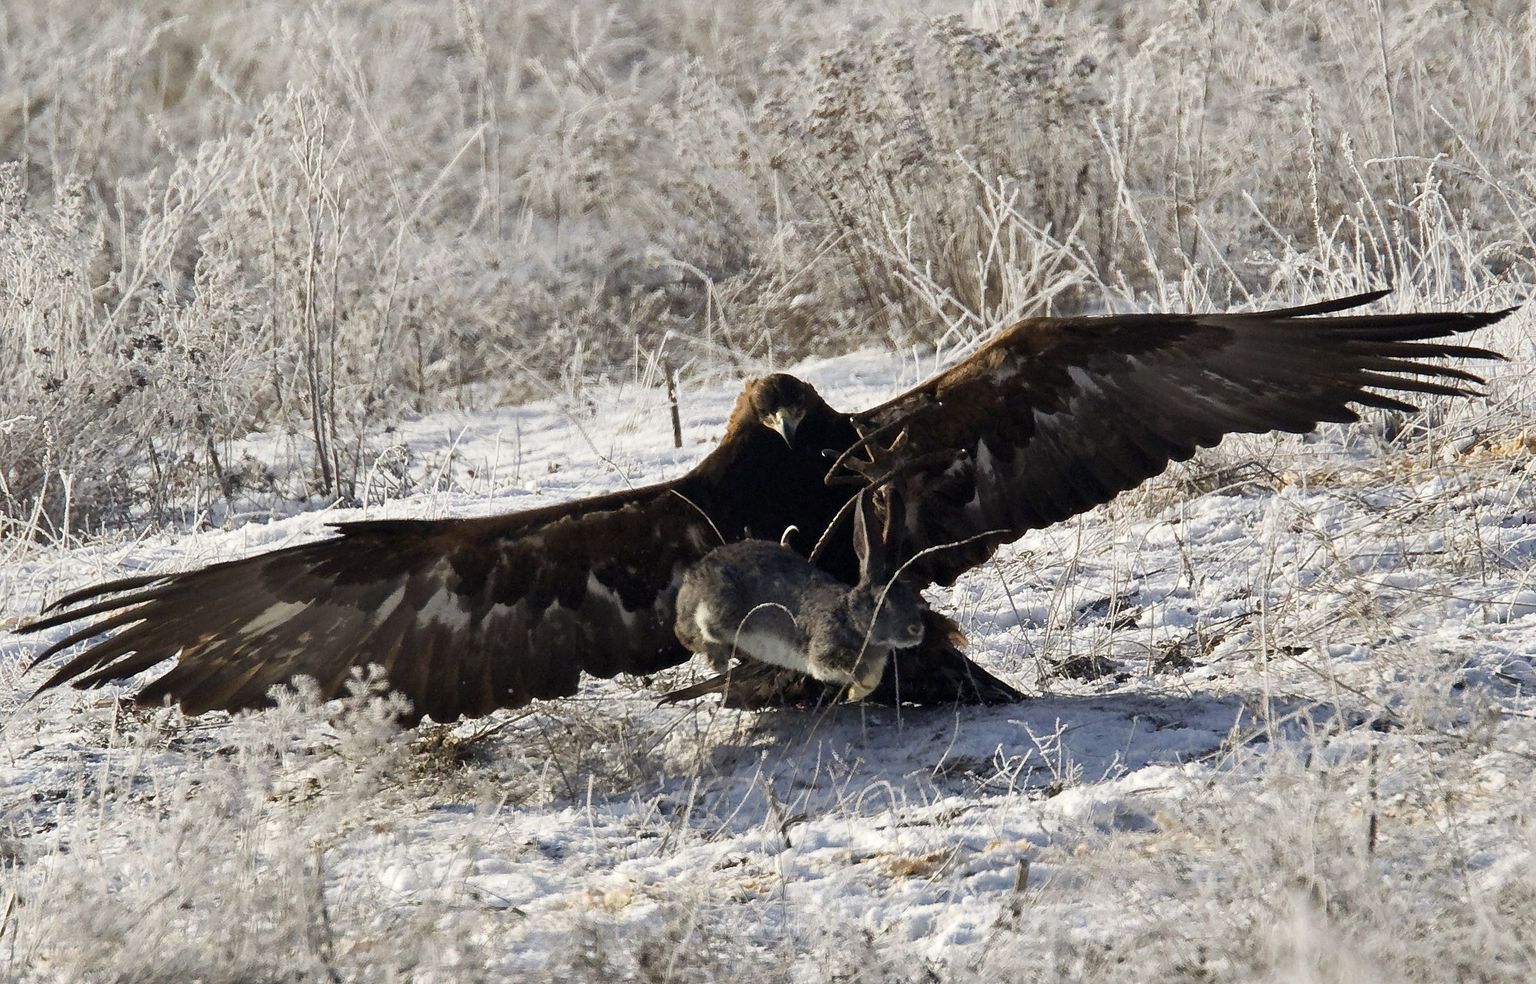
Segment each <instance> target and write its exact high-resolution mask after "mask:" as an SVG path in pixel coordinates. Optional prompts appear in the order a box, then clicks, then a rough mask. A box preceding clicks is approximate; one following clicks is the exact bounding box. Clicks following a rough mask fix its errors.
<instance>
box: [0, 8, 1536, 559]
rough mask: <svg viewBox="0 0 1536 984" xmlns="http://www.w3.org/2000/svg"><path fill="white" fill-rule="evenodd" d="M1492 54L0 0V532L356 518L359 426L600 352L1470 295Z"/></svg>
mask: <svg viewBox="0 0 1536 984" xmlns="http://www.w3.org/2000/svg"><path fill="white" fill-rule="evenodd" d="M932 17H936V18H937V19H929V18H932ZM1532 64H1536V17H1533V16H1532V15H1531V14H1530V12H1529V10H1528V7H1527V5H1525V4H1523V3H1519V2H1514V0H1508V2H1501V0H1404V2H1394V3H1391V4H1384V3H1382V2H1380V0H1345V2H1326V3H1324V2H1321V0H1317V2H1312V0H1308V2H1301V3H1284V4H1279V3H1276V4H1255V3H1251V2H1246V0H1215V2H1209V3H1194V2H1191V0H1148V2H1142V3H1135V4H1121V3H1118V2H1100V3H1072V4H1056V3H1047V2H1020V3H1017V4H1009V3H1002V2H993V0H986V2H982V3H979V4H974V5H973V4H969V3H960V2H954V3H947V4H932V3H925V4H916V3H912V4H908V3H905V2H903V0H896V2H894V3H878V4H858V3H854V2H852V0H846V2H840V3H821V2H811V0H774V2H768V3H757V4H750V5H742V4H701V3H698V2H696V0H660V2H658V0H645V2H637V0H577V2H574V3H573V2H571V0H559V2H556V0H526V2H519V3H515V4H510V5H508V4H504V3H500V2H488V0H459V2H455V3H451V4H450V3H439V2H432V0H386V2H382V3H381V2H378V0H330V2H315V3H307V2H301V0H242V2H240V3H234V4H226V3H212V2H209V0H169V2H165V3H159V4H153V5H139V4H126V5H125V4H120V3H114V2H106V0H94V2H77V0H35V2H28V3H21V4H8V5H7V6H6V8H5V10H4V11H0V94H3V95H0V322H3V323H4V324H5V326H6V331H5V332H4V333H3V335H0V379H4V380H6V384H7V385H6V386H5V387H4V388H3V390H0V524H4V525H3V528H4V529H5V530H6V532H7V533H20V534H22V535H27V536H37V535H45V536H47V535H52V536H63V535H66V534H67V533H73V532H80V531H87V530H88V531H96V530H99V529H100V528H101V527H102V526H103V525H104V524H105V525H112V526H117V525H121V524H123V523H125V522H129V523H133V524H136V525H139V526H142V525H144V524H150V523H152V524H156V525H172V526H178V527H186V526H188V525H195V524H197V523H199V522H203V521H206V520H208V519H212V520H213V521H214V522H222V521H223V520H224V519H225V518H227V517H228V516H229V515H230V514H234V515H236V516H240V515H244V514H246V513H250V512H253V511H254V512H271V511H273V510H281V509H283V508H284V507H285V505H286V504H287V503H290V502H292V501H294V500H296V499H297V500H307V501H310V502H312V503H319V502H332V501H341V502H361V501H363V500H364V498H365V497H366V496H368V495H373V496H379V495H382V494H385V490H384V489H383V488H382V487H381V486H379V485H377V484H375V485H374V486H373V487H372V488H365V484H366V481H367V477H368V476H369V474H370V473H376V472H378V471H379V470H380V469H381V468H383V469H385V470H389V469H395V470H399V468H400V463H399V462H398V460H397V457H396V442H395V441H394V440H393V438H392V435H391V428H392V427H393V426H394V425H395V424H397V423H398V422H399V421H400V419H401V418H402V416H404V415H406V414H410V413H416V412H423V411H429V410H440V409H449V408H456V407H470V408H483V407H487V406H493V405H497V404H501V403H505V402H508V401H520V400H522V399H526V398H528V397H530V396H544V395H548V394H549V393H550V392H551V391H557V392H561V393H564V394H566V395H568V396H578V395H579V394H580V393H581V391H582V390H583V389H584V388H585V386H586V385H587V384H588V383H589V382H590V381H592V380H594V379H598V378H601V377H602V376H604V375H607V376H608V377H609V378H610V379H614V380H617V379H619V378H628V379H631V380H635V381H646V382H653V381H654V380H655V379H656V378H658V377H659V376H660V375H661V374H664V373H666V372H667V371H669V370H670V371H674V372H678V373H681V374H682V375H683V376H685V377H686V378H688V379H690V380H701V381H713V380H719V379H726V378H731V379H734V378H738V377H739V376H740V375H741V374H742V373H744V372H748V371H752V370H755V369H758V368H761V367H763V366H765V365H769V364H772V363H774V362H776V361H777V362H785V361H794V360H797V359H800V358H803V357H807V356H817V355H827V354H833V353H835V352H838V351H846V350H849V349H851V348H855V347H858V346H861V345H865V344H869V343H871V342H874V341H881V340H891V341H894V342H895V343H897V344H901V345H906V344H917V345H933V344H935V343H939V344H943V345H946V346H950V345H962V344H965V343H967V342H969V341H971V340H973V339H974V338H975V337H976V335H977V334H978V332H983V331H985V330H988V329H990V328H992V327H995V326H996V325H998V324H1000V323H1002V322H1004V321H1007V320H1009V319H1011V318H1013V317H1017V316H1019V315H1021V314H1028V313H1035V312H1040V311H1066V312H1076V311H1080V310H1085V309H1103V308H1120V307H1161V308H1176V307H1186V306H1202V307H1203V306H1227V305H1229V304H1233V303H1241V302H1244V301H1246V300H1248V299H1249V298H1250V297H1252V296H1267V295H1269V294H1271V293H1273V292H1275V291H1280V292H1281V293H1286V292H1295V291H1297V290H1306V291H1309V292H1310V291H1318V290H1322V289H1324V288H1326V289H1328V290H1341V289H1352V288H1356V287H1360V286H1364V285H1366V284H1379V283H1382V282H1388V281H1390V282H1395V283H1398V284H1402V285H1405V286H1409V285H1411V286H1412V287H1413V288H1414V290H1415V291H1416V292H1417V293H1419V294H1421V295H1423V296H1425V297H1428V298H1432V299H1435V300H1438V301H1446V300H1449V299H1450V298H1452V297H1457V298H1465V297H1468V296H1469V295H1470V298H1471V299H1472V300H1474V301H1476V300H1478V299H1479V298H1481V297H1482V296H1484V295H1486V294H1487V293H1488V292H1490V291H1494V290H1496V289H1497V285H1499V284H1502V283H1509V282H1528V281H1530V280H1531V279H1532V276H1531V264H1532V256H1533V253H1536V248H1533V238H1532V232H1531V230H1532V229H1533V228H1536V184H1533V181H1536V178H1533V177H1532V174H1533V172H1532V170H1531V167H1532V160H1533V148H1532V145H1531V140H1530V135H1529V129H1530V128H1529V121H1530V119H1531V118H1532V117H1533V115H1536V108H1533V105H1532V99H1533V91H1536V86H1533V83H1532V82H1531V78H1532V75H1533V73H1532V71H1531V68H1530V66H1531V65H1532ZM257 430H261V431H266V432H270V433H273V434H286V435H290V436H291V440H292V441H293V442H294V444H295V445H296V446H297V447H298V458H299V460H300V461H301V462H302V466H303V467H302V468H300V469H297V470H293V469H285V468H281V467H277V465H278V463H277V462H274V461H273V460H271V459H269V458H268V457H266V456H264V455H262V454H260V453H256V452H254V451H252V450H251V449H250V448H249V447H246V448H244V449H241V448H240V447H237V442H240V441H241V440H243V439H244V438H245V436H246V435H247V434H249V433H250V432H252V431H257Z"/></svg>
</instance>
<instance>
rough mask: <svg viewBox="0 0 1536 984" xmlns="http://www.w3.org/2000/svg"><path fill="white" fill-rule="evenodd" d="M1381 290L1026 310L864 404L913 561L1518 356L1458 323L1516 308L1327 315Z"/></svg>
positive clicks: (1461, 382) (1472, 382) (992, 541)
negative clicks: (923, 377) (1198, 455)
mask: <svg viewBox="0 0 1536 984" xmlns="http://www.w3.org/2000/svg"><path fill="white" fill-rule="evenodd" d="M1381 296H1383V292H1374V293H1369V294H1361V295H1356V296H1354V297H1346V298H1339V299H1337V300H1332V301H1323V302H1320V303H1317V304H1308V305H1301V306H1298V307H1293V308H1285V309H1280V310H1275V311H1261V312H1253V313H1239V314H1216V315H1121V316H1111V317H1099V318H1070V319H1052V318H1040V319H1031V320H1028V321H1023V322H1020V323H1018V324H1016V325H1013V326H1012V327H1010V328H1007V329H1005V330H1003V331H1002V332H1001V333H999V335H998V336H997V337H996V338H994V339H993V340H992V341H990V342H988V343H987V344H986V345H985V346H983V347H982V348H981V349H980V350H978V351H977V352H976V354H975V355H973V356H972V357H971V358H969V359H967V360H966V361H965V362H962V363H960V364H959V365H956V366H954V367H952V368H950V369H948V370H946V371H945V372H943V373H941V374H939V375H938V376H935V377H934V378H932V379H930V380H929V381H927V382H925V383H923V384H922V385H920V386H918V387H917V388H915V389H913V390H911V391H909V392H907V393H905V394H902V395H901V396H899V397H897V398H895V399H894V400H891V401H889V402H888V403H885V404H882V405H880V406H878V407H875V408H873V409H871V410H868V411H865V412H864V413H862V414H857V415H855V417H854V422H855V425H856V426H857V427H858V428H859V431H860V433H863V434H867V435H869V434H875V435H880V438H879V440H878V441H875V442H873V443H874V444H875V446H874V447H873V449H872V450H871V452H870V453H869V455H868V457H869V458H870V464H869V465H865V466H861V470H862V473H863V474H865V475H872V476H873V477H874V478H876V479H888V480H889V481H891V482H892V483H893V484H894V485H895V486H896V488H897V489H898V490H899V493H900V494H899V495H897V496H895V497H894V499H895V500H896V501H899V502H902V503H905V505H904V506H903V509H904V523H903V524H902V529H903V531H902V538H901V542H902V546H903V551H904V552H905V555H906V556H907V557H916V559H915V560H914V562H913V565H912V567H911V568H909V571H910V572H911V573H912V574H913V575H914V576H915V577H916V578H917V579H918V580H919V581H921V582H925V583H929V582H937V583H941V584H949V583H952V582H953V581H954V579H955V578H956V577H957V576H959V574H960V573H961V572H963V571H965V570H967V569H969V568H970V567H973V566H975V565H976V564H978V563H980V562H981V561H982V560H984V559H985V558H986V557H987V556H989V555H990V554H991V552H992V551H993V550H994V549H996V547H997V545H998V544H1000V543H1005V542H1008V541H1009V540H1013V539H1017V538H1018V537H1019V536H1021V535H1023V533H1024V532H1025V531H1026V530H1030V529H1035V528H1039V527H1043V526H1047V525H1050V524H1051V523H1055V522H1059V521H1060V520H1062V519H1065V518H1067V517H1069V516H1072V515H1074V514H1076V513H1079V512H1082V511H1084V510H1086V509H1089V508H1092V507H1093V506H1096V505H1099V504H1101V503H1104V502H1107V501H1109V500H1110V499H1111V498H1113V497H1114V496H1115V495H1117V494H1119V493H1120V492H1123V491H1125V490H1127V489H1130V488H1132V487H1134V486H1136V485H1138V484H1140V483H1141V482H1143V481H1145V480H1146V479H1148V478H1150V477H1152V476H1153V475H1156V474H1158V473H1159V472H1161V471H1162V470H1163V469H1164V468H1166V467H1167V465H1168V463H1169V462H1170V461H1182V460H1185V459H1187V458H1189V457H1190V456H1191V455H1193V454H1194V453H1195V451H1196V450H1197V449H1198V448H1201V447H1211V446H1213V445H1215V444H1216V443H1218V442H1219V441H1220V440H1221V439H1222V438H1223V437H1224V436H1226V435H1227V434H1231V433H1235V432H1249V433H1255V432H1263V431H1271V430H1282V431H1290V432H1294V433H1304V432H1306V431H1310V430H1311V429H1313V428H1314V427H1316V426H1317V424H1318V423H1319V422H1322V421H1339V422H1348V421H1353V420H1358V419H1359V417H1358V415H1357V413H1356V411H1355V409H1354V407H1355V406H1371V407H1380V408H1386V409H1395V410H1411V409H1413V407H1412V405H1411V404H1409V403H1408V402H1407V401H1405V400H1403V399H1400V398H1398V397H1397V396H1395V395H1391V394H1394V393H1398V394H1410V395H1415V394H1424V395H1435V396H1457V395H1466V394H1469V393H1473V392H1475V390H1472V389H1470V388H1469V387H1475V386H1478V385H1480V384H1481V383H1482V381H1483V380H1482V378H1481V377H1479V376H1478V375H1476V374H1475V373H1473V372H1470V371H1468V370H1466V369H1464V368H1460V367H1456V366H1450V365H1445V364H1442V363H1441V362H1440V361H1437V360H1443V359H1498V358H1502V357H1501V356H1499V355H1498V354H1497V353H1495V352H1492V351H1489V350H1488V349H1485V348H1480V347H1477V346H1473V345H1467V344H1462V343H1457V342H1455V341H1447V340H1443V339H1447V338H1448V336H1452V335H1455V334H1456V333H1459V332H1464V331H1470V330H1472V329H1475V328H1479V327H1482V326H1484V325H1487V324H1491V323H1493V322H1495V321H1498V320H1499V319H1501V318H1503V317H1505V316H1506V315H1507V314H1509V313H1510V312H1509V311H1488V312H1452V313H1432V312H1431V313H1418V314H1405V315H1375V314H1364V315H1362V314H1350V315H1343V316H1334V317H1320V316H1321V315H1334V314H1336V313H1337V312H1340V311H1346V310H1349V309H1352V308H1357V307H1359V306H1361V305H1363V304H1366V303H1368V302H1370V301H1374V300H1376V299H1378V298H1380V297H1381ZM875 463H878V464H875ZM962 541H969V542H964V543H962ZM930 548H942V549H930ZM924 551H928V552H926V553H925V552H924Z"/></svg>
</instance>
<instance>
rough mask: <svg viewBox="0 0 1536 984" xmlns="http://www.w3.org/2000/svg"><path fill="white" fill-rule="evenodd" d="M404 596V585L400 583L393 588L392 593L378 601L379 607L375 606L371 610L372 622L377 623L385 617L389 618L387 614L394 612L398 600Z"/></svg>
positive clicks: (398, 604)
mask: <svg viewBox="0 0 1536 984" xmlns="http://www.w3.org/2000/svg"><path fill="white" fill-rule="evenodd" d="M404 597H405V585H403V584H402V585H400V586H399V587H398V588H396V589H395V592H394V594H392V595H390V596H389V597H388V598H385V599H384V600H383V601H381V602H379V607H377V608H375V609H374V610H373V613H372V616H373V617H372V621H373V624H374V625H378V624H379V623H381V622H383V621H384V620H385V619H386V618H389V616H390V615H391V614H392V613H393V612H394V610H395V609H396V608H399V607H400V601H401V599H403V598H404Z"/></svg>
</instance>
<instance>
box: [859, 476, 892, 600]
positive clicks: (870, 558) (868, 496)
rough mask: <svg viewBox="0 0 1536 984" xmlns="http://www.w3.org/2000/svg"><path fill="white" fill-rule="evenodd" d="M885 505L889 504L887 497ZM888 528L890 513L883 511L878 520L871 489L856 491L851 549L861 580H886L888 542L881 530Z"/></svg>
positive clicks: (867, 582) (871, 581)
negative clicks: (855, 558)
mask: <svg viewBox="0 0 1536 984" xmlns="http://www.w3.org/2000/svg"><path fill="white" fill-rule="evenodd" d="M887 491H889V489H887ZM886 505H887V507H889V505H890V499H889V498H887V500H886ZM890 528H891V514H890V513H889V512H887V513H886V516H885V520H884V522H882V521H881V518H880V515H879V511H878V510H877V508H876V506H875V493H874V492H872V491H870V490H869V489H865V490H864V491H862V492H860V493H859V494H858V499H857V501H856V502H855V503H854V508H853V552H854V554H856V555H857V556H858V558H859V578H860V580H861V581H863V582H864V583H865V584H881V583H884V582H885V580H886V577H887V575H888V573H889V566H890V565H889V563H888V561H889V559H890V543H889V542H888V540H887V537H886V535H885V534H886V531H888V530H889V529H890Z"/></svg>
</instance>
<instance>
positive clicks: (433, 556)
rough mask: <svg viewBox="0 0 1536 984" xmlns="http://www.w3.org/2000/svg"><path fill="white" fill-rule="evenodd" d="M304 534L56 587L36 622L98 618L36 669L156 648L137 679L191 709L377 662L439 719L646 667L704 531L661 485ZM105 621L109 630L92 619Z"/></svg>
mask: <svg viewBox="0 0 1536 984" xmlns="http://www.w3.org/2000/svg"><path fill="white" fill-rule="evenodd" d="M339 529H340V532H341V535H340V536H339V537H335V538H332V539H328V540H322V541H319V542H316V543H309V544H304V545H302V546H297V547H291V548H288V549H284V550H277V551H274V552H271V553H266V554H261V555H258V556H254V557H246V558H244V559H241V560H233V561H229V562H226V563H221V564H216V565H214V566H212V567H207V568H204V569H202V570H195V571H188V572H185V573H178V574H165V575H148V576H143V577H136V578H130V579H127V580H122V581H115V582H112V583H109V584H102V585H98V586H96V587H93V588H88V589H86V590H84V591H80V592H77V593H75V594H73V595H70V596H68V597H66V598H63V599H61V600H60V601H59V602H58V603H57V604H56V605H55V606H54V608H61V607H62V608H63V609H64V610H62V611H60V612H58V613H56V614H52V615H48V616H47V617H45V618H43V619H41V620H39V621H37V622H34V623H33V624H31V625H30V626H28V627H27V628H26V629H24V630H23V631H27V632H35V631H41V630H44V629H49V628H53V627H54V626H58V625H63V624H66V623H73V622H78V621H80V620H83V619H96V621H93V622H91V623H90V624H88V625H85V626H84V627H83V628H80V629H79V630H77V631H75V632H73V633H71V634H70V635H67V636H65V637H64V638H62V639H59V640H58V641H56V642H55V643H53V644H52V645H51V646H49V647H48V649H46V650H45V651H43V652H42V653H41V654H40V656H39V657H38V658H39V660H46V659H49V658H51V657H53V656H54V655H56V654H58V653H60V652H63V651H64V650H66V649H68V648H69V647H71V646H74V645H76V644H78V643H81V642H85V641H88V640H90V645H89V646H88V647H87V648H86V649H85V650H84V651H83V652H81V653H79V654H78V655H76V656H74V657H73V658H72V659H70V660H69V661H68V662H67V663H65V664H64V666H63V667H61V668H60V669H59V670H58V671H57V672H55V673H54V674H53V676H52V677H51V678H50V679H49V680H48V681H47V682H46V683H45V684H44V685H43V686H44V687H45V688H46V687H51V686H54V685H57V684H60V683H64V682H73V683H74V684H75V685H76V686H83V687H89V686H98V685H100V684H102V683H104V682H106V681H108V680H120V679H124V678H126V677H130V676H133V675H134V674H137V673H140V672H142V671H144V670H148V669H150V668H151V667H153V666H155V665H156V664H159V663H161V662H163V661H165V660H169V659H171V658H172V657H176V664H175V665H174V666H173V667H172V668H171V669H170V670H169V671H168V672H166V673H165V674H164V675H163V676H161V677H159V678H158V679H156V680H154V681H152V682H151V683H149V684H148V685H147V686H146V687H145V688H144V689H143V690H142V691H141V692H140V694H139V699H140V700H141V701H146V702H156V703H157V702H159V701H161V700H163V699H164V698H167V697H169V698H171V699H174V700H176V701H179V702H180V704H181V706H182V707H183V708H184V709H185V710H186V711H187V712H188V713H192V714H197V713H201V712H203V711H206V710H210V709H215V708H225V709H231V710H232V709H237V708H242V707H250V706H254V705H259V704H261V703H264V702H265V700H266V695H267V691H268V689H269V688H270V687H272V686H273V685H274V684H279V683H283V682H286V681H288V680H291V679H292V678H293V677H295V676H297V675H300V674H306V675H308V676H311V677H314V678H315V679H316V680H317V681H318V682H319V685H320V689H321V692H322V693H323V694H324V695H325V696H327V697H329V696H334V695H335V694H336V693H338V692H339V691H340V689H341V688H342V686H343V684H344V683H345V681H346V680H347V677H348V676H349V674H350V673H351V671H352V668H353V667H362V666H367V665H369V664H374V663H376V664H379V665H381V666H383V667H384V669H385V671H386V673H387V674H388V678H389V681H390V684H391V685H392V686H393V687H394V688H395V689H397V690H399V691H400V692H401V693H403V694H404V695H405V696H406V697H408V698H409V699H410V701H411V704H412V707H413V710H414V715H415V716H418V717H419V716H420V715H423V714H430V715H431V716H432V717H433V718H434V719H436V720H438V721H452V720H454V719H456V718H458V717H459V716H460V715H469V716H474V715H479V714H485V713H487V712H489V711H491V710H492V709H494V708H497V707H516V706H519V705H521V704H526V703H527V702H528V701H530V700H532V699H534V698H545V697H557V696H564V695H567V694H571V693H573V692H575V690H576V687H577V684H578V680H579V677H580V674H581V673H583V672H585V673H590V674H593V675H596V676H605V677H606V676H613V675H614V674H616V673H624V672H627V673H645V672H650V671H653V670H656V669H659V668H661V667H664V666H670V665H673V664H675V663H679V662H682V661H683V660H685V659H687V658H688V653H687V651H686V650H684V649H683V648H682V647H681V646H680V645H679V644H678V642H677V640H676V637H675V636H674V635H673V632H672V620H673V609H674V603H675V598H676V592H677V585H678V582H679V581H680V580H681V578H682V572H683V569H684V568H685V567H686V566H687V565H688V564H690V563H692V562H693V561H694V560H696V559H698V557H700V556H702V555H703V554H704V553H705V552H706V551H707V550H708V549H709V548H710V547H711V546H714V545H715V544H716V543H717V542H718V534H716V533H715V531H714V530H713V529H712V528H711V526H710V523H709V520H708V519H707V518H706V517H705V516H703V515H702V514H701V513H700V512H699V511H698V510H697V509H696V508H695V507H694V506H693V505H692V504H691V503H690V502H689V501H688V500H687V499H685V498H684V497H683V496H682V495H681V494H679V493H678V492H677V491H676V489H675V488H674V485H671V484H669V485H659V486H651V487H649V488H644V489H639V490H636V491H632V492H623V493H618V494H616V495H610V496H603V497H599V498H595V499H587V500H583V501H580V502H575V503H569V504H564V505H558V506H552V507H549V508H546V509H539V510H534V511H531V512H524V513H517V514H513V515H510V516H494V517H489V518H485V519H450V520H405V521H396V520H384V521H375V522H359V523H343V524H340V526H339ZM112 630H117V631H116V633H115V634H111V635H108V634H107V633H108V632H111V631H112Z"/></svg>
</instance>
